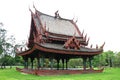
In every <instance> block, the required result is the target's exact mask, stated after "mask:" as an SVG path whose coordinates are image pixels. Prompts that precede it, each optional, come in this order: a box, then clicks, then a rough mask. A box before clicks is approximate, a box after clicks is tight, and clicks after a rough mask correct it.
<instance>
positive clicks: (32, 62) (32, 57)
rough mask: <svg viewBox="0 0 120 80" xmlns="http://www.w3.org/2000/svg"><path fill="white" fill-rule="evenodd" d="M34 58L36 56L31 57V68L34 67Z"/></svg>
mask: <svg viewBox="0 0 120 80" xmlns="http://www.w3.org/2000/svg"><path fill="white" fill-rule="evenodd" d="M33 60H34V58H33V57H31V69H33Z"/></svg>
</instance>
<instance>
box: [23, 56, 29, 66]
mask: <svg viewBox="0 0 120 80" xmlns="http://www.w3.org/2000/svg"><path fill="white" fill-rule="evenodd" d="M23 59H24V68H28V58H27V57H26V56H23Z"/></svg>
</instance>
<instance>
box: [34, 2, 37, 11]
mask: <svg viewBox="0 0 120 80" xmlns="http://www.w3.org/2000/svg"><path fill="white" fill-rule="evenodd" d="M33 8H34V9H35V11H36V10H37V9H36V7H35V5H34V2H33Z"/></svg>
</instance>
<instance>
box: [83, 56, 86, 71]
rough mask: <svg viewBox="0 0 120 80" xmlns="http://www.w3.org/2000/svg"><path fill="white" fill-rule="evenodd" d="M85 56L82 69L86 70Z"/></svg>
mask: <svg viewBox="0 0 120 80" xmlns="http://www.w3.org/2000/svg"><path fill="white" fill-rule="evenodd" d="M86 61H87V57H83V70H86Z"/></svg>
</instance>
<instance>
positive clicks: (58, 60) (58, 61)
mask: <svg viewBox="0 0 120 80" xmlns="http://www.w3.org/2000/svg"><path fill="white" fill-rule="evenodd" d="M59 63H60V59H57V70H59Z"/></svg>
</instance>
